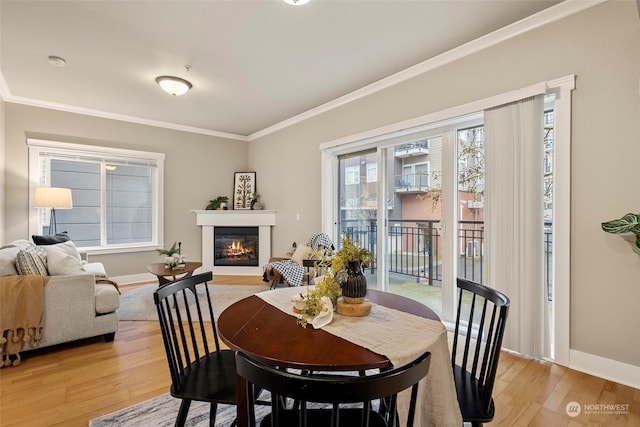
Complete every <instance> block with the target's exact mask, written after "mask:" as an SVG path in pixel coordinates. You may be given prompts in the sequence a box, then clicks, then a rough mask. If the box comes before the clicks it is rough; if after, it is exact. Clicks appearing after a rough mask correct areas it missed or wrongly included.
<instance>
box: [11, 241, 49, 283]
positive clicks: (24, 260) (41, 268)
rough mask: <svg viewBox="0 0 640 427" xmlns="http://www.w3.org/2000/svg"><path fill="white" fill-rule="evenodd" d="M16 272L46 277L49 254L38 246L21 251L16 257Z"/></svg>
mask: <svg viewBox="0 0 640 427" xmlns="http://www.w3.org/2000/svg"><path fill="white" fill-rule="evenodd" d="M16 270H17V271H18V274H22V275H26V274H33V275H38V276H46V275H47V253H46V252H45V251H44V249H42V248H39V247H37V246H34V247H32V248H26V249H21V250H20V251H18V254H17V255H16Z"/></svg>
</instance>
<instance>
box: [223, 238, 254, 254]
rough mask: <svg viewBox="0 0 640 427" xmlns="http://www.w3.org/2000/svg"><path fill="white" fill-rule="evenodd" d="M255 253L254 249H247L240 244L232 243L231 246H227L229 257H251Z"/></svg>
mask: <svg viewBox="0 0 640 427" xmlns="http://www.w3.org/2000/svg"><path fill="white" fill-rule="evenodd" d="M252 253H253V249H251V248H245V247H244V246H242V243H240V242H235V241H234V242H232V243H231V244H230V245H229V246H227V256H228V257H233V258H236V257H241V256H244V255H250V254H252Z"/></svg>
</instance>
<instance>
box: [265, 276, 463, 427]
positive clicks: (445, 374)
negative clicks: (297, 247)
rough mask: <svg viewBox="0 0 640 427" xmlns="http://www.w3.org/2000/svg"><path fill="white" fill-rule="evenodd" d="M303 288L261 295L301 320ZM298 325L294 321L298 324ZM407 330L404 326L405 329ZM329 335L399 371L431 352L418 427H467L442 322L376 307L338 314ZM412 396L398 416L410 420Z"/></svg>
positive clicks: (404, 397) (401, 400)
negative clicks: (296, 302)
mask: <svg viewBox="0 0 640 427" xmlns="http://www.w3.org/2000/svg"><path fill="white" fill-rule="evenodd" d="M300 291H301V288H281V289H276V290H272V291H265V292H261V293H258V294H256V295H257V296H258V297H260V298H261V299H262V300H264V301H265V302H267V303H268V304H270V305H272V306H274V307H276V308H278V309H280V310H281V311H283V312H285V313H287V314H289V315H291V316H294V317H299V315H298V314H296V313H294V311H293V304H292V302H291V297H292V296H294V295H296V294H299V293H300ZM292 321H294V320H293V319H292ZM399 325H401V326H399ZM322 329H324V330H325V331H326V332H329V333H330V334H332V335H336V336H338V337H340V338H343V339H346V340H347V341H350V342H352V343H354V344H358V345H359V346H361V347H364V348H367V349H369V350H371V351H374V352H376V353H378V354H382V355H384V356H386V357H387V358H388V359H389V360H390V361H391V363H393V365H394V366H402V365H404V364H407V363H409V362H411V361H413V360H415V359H416V358H417V357H418V356H419V355H420V354H422V353H423V352H424V351H430V352H431V365H430V368H429V373H428V374H427V378H426V379H424V380H423V381H422V382H421V383H420V387H419V389H418V400H417V402H418V407H417V409H416V419H415V423H414V425H415V426H421V427H426V426H438V427H444V426H452V427H453V426H455V427H460V426H461V425H462V416H461V415H460V409H459V406H458V401H457V397H456V390H455V384H454V382H453V371H452V369H451V356H450V353H449V347H448V344H447V331H446V329H445V327H444V325H443V324H442V323H441V322H438V321H434V320H431V319H425V318H423V317H420V316H415V315H413V314H409V313H405V312H402V311H398V310H394V309H391V308H388V307H384V306H381V305H378V304H373V306H372V308H371V313H370V314H369V315H368V316H366V317H348V316H342V315H340V314H338V313H334V316H333V321H332V322H331V323H330V324H329V325H327V326H325V327H324V328H322ZM409 398H410V391H409V390H407V391H405V392H403V393H401V394H400V395H399V396H398V412H399V414H400V415H401V419H405V417H404V416H403V413H406V411H407V410H408V406H409Z"/></svg>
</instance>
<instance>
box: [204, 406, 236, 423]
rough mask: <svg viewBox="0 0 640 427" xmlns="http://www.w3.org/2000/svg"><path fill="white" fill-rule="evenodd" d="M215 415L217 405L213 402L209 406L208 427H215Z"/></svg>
mask: <svg viewBox="0 0 640 427" xmlns="http://www.w3.org/2000/svg"><path fill="white" fill-rule="evenodd" d="M217 413H218V404H217V403H215V402H211V406H210V407H209V427H214V426H215V425H216V414H217ZM234 422H235V421H234ZM232 425H233V424H232Z"/></svg>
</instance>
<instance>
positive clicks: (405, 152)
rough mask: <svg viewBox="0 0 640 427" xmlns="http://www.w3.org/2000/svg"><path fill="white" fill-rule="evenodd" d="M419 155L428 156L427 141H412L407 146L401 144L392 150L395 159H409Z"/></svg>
mask: <svg viewBox="0 0 640 427" xmlns="http://www.w3.org/2000/svg"><path fill="white" fill-rule="evenodd" d="M420 154H429V140H428V139H424V140H422V141H414V142H410V143H408V144H401V145H398V146H396V147H394V149H393V155H394V156H395V157H411V156H417V155H420Z"/></svg>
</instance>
